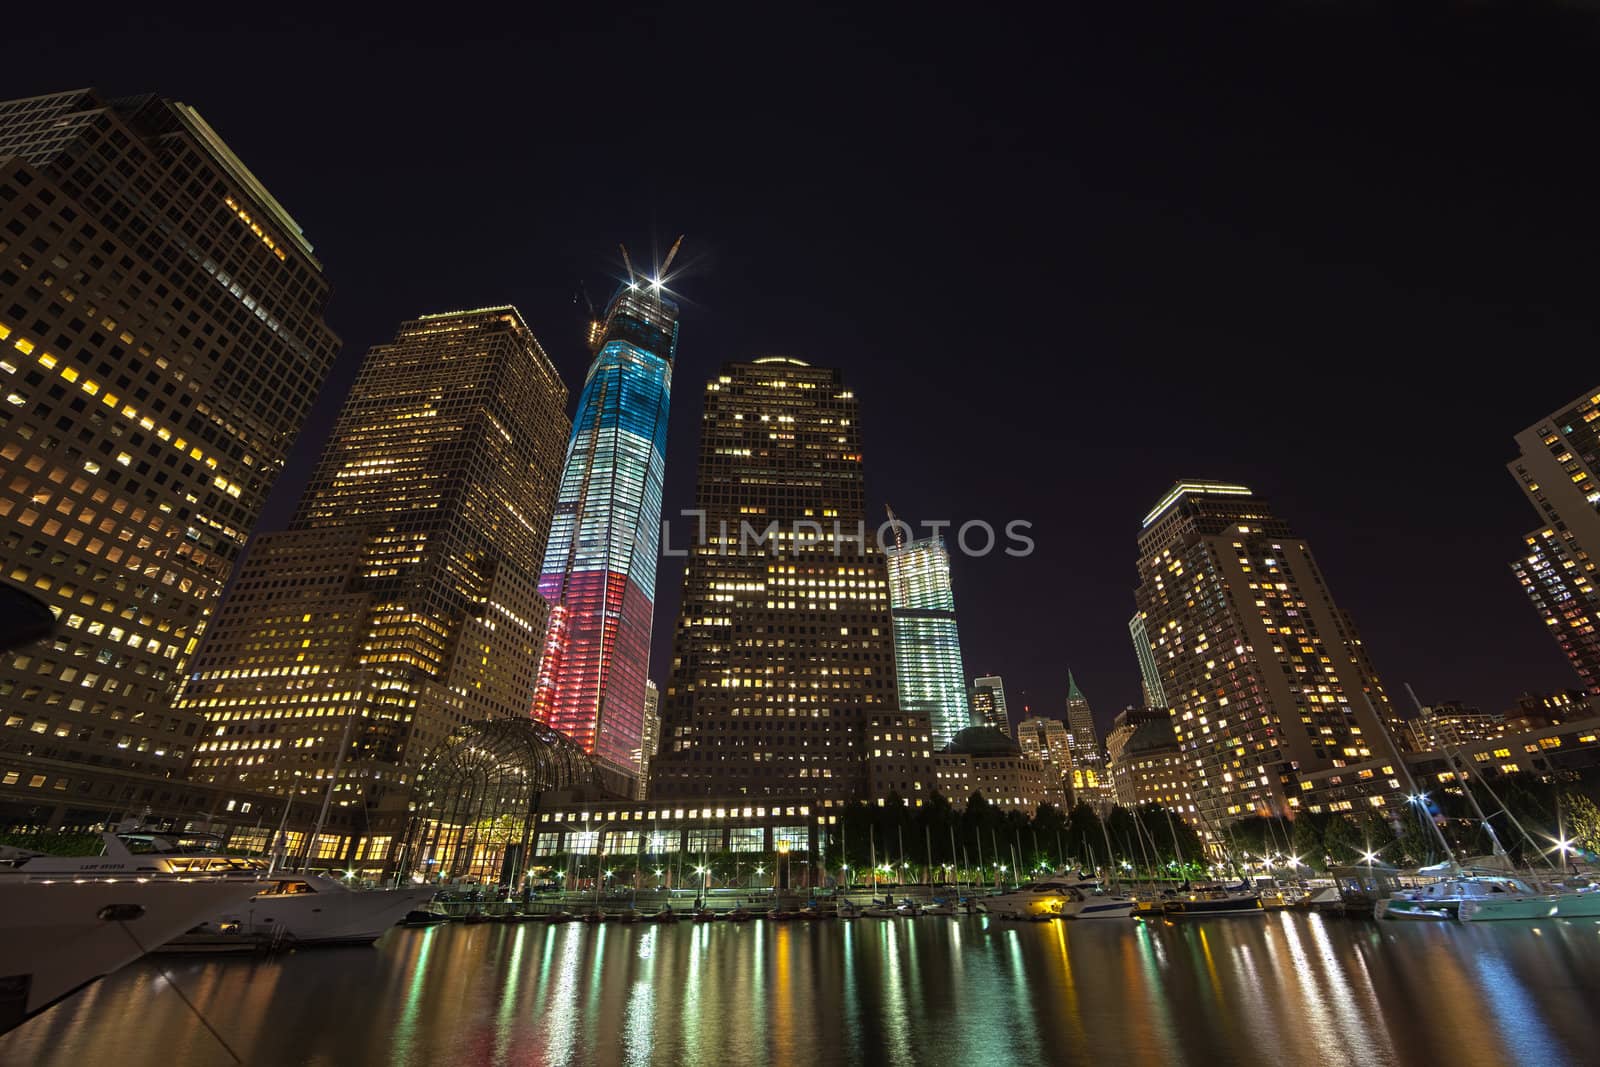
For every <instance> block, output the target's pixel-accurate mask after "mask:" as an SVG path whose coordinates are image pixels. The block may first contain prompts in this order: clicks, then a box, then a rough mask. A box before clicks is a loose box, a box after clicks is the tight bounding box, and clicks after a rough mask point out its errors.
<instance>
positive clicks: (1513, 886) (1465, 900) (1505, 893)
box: [1374, 685, 1600, 922]
mask: <svg viewBox="0 0 1600 1067" xmlns="http://www.w3.org/2000/svg"><path fill="white" fill-rule="evenodd" d="M1406 692H1407V693H1408V694H1410V696H1411V702H1412V703H1413V704H1415V705H1416V707H1417V713H1418V715H1419V716H1420V717H1421V719H1422V721H1423V722H1424V723H1425V724H1426V725H1427V726H1428V728H1429V733H1430V734H1431V735H1432V738H1433V742H1434V745H1435V746H1437V747H1438V748H1439V750H1440V751H1442V752H1443V753H1444V754H1445V759H1446V761H1447V762H1448V764H1449V765H1450V767H1451V769H1452V770H1454V771H1456V774H1457V777H1458V779H1459V780H1460V782H1461V788H1462V792H1463V793H1464V794H1465V795H1466V798H1467V801H1468V803H1470V804H1471V805H1472V810H1473V812H1474V813H1475V814H1476V815H1477V816H1478V820H1479V822H1480V824H1481V825H1482V826H1483V828H1484V830H1485V831H1486V832H1487V833H1488V835H1489V840H1490V842H1491V843H1492V845H1493V849H1494V857H1493V862H1494V863H1495V864H1496V865H1497V866H1502V867H1504V868H1505V871H1503V872H1502V871H1499V870H1472V871H1464V870H1462V868H1461V867H1460V866H1459V865H1458V864H1457V863H1456V861H1455V858H1454V856H1451V859H1450V861H1449V868H1450V876H1449V877H1447V878H1445V879H1443V880H1441V881H1438V882H1434V883H1431V884H1429V885H1425V886H1422V887H1420V888H1418V889H1414V890H1409V891H1402V892H1400V893H1396V894H1394V895H1393V896H1391V897H1390V898H1389V899H1388V900H1384V901H1379V902H1378V908H1377V911H1376V912H1375V913H1374V914H1375V915H1376V916H1377V917H1378V918H1380V919H1388V918H1454V919H1460V920H1461V921H1462V922H1489V921H1495V920H1515V919H1521V920H1529V919H1552V918H1561V917H1563V916H1564V915H1565V917H1569V918H1570V917H1587V916H1596V917H1600V894H1596V893H1595V892H1594V891H1592V890H1568V889H1566V887H1564V886H1539V887H1536V886H1535V885H1533V884H1531V883H1530V881H1529V880H1528V879H1525V878H1522V877H1517V876H1515V875H1513V874H1511V873H1510V866H1511V861H1510V858H1509V857H1508V856H1507V855H1506V851H1505V848H1504V847H1503V846H1502V845H1501V843H1500V836H1499V834H1497V833H1495V829H1494V824H1493V823H1492V822H1490V821H1489V816H1488V815H1486V814H1485V813H1484V810H1483V808H1482V807H1481V806H1480V805H1479V804H1478V798H1477V796H1476V795H1475V794H1474V793H1473V791H1472V786H1471V785H1470V784H1469V783H1468V781H1467V776H1466V775H1465V774H1464V773H1462V765H1461V763H1460V762H1459V757H1458V756H1457V754H1456V752H1455V751H1454V750H1453V749H1452V748H1451V747H1450V745H1449V744H1448V743H1447V742H1445V741H1444V739H1443V738H1442V737H1440V736H1439V734H1438V733H1437V732H1435V731H1434V730H1433V728H1432V727H1433V724H1432V720H1431V718H1430V717H1429V716H1428V715H1427V714H1426V713H1425V712H1424V710H1423V707H1422V703H1421V701H1419V700H1418V699H1417V694H1416V693H1415V692H1414V691H1413V690H1412V689H1411V686H1410V685H1407V686H1406ZM1478 781H1479V784H1480V785H1482V786H1483V788H1484V790H1485V791H1486V792H1488V794H1489V796H1490V798H1491V799H1493V801H1494V802H1495V803H1496V804H1499V805H1500V811H1501V812H1503V813H1504V814H1505V815H1506V817H1507V818H1508V819H1510V820H1511V823H1512V825H1513V826H1515V827H1516V828H1517V831H1518V832H1519V833H1520V834H1521V835H1522V837H1523V839H1524V840H1525V841H1526V842H1527V843H1528V845H1529V846H1530V847H1533V848H1534V849H1536V850H1538V845H1537V844H1536V843H1535V842H1534V841H1533V839H1532V838H1531V837H1530V836H1529V835H1528V832H1527V830H1526V829H1524V828H1523V826H1522V823H1521V822H1520V821H1518V819H1517V818H1516V816H1515V815H1513V814H1511V811H1510V809H1508V808H1507V807H1506V806H1505V804H1504V802H1502V801H1501V800H1500V798H1499V796H1498V795H1497V794H1496V793H1495V791H1494V787H1493V786H1492V785H1490V784H1489V782H1488V781H1487V780H1486V779H1484V778H1483V777H1481V776H1480V777H1479V779H1478ZM1429 822H1432V819H1429ZM1435 829H1436V830H1437V825H1435ZM1440 841H1441V843H1443V837H1442V835H1441V838H1440ZM1445 849H1446V854H1447V855H1448V854H1449V846H1448V845H1447V844H1446V845H1445ZM1563 906H1565V908H1566V911H1565V913H1563Z"/></svg>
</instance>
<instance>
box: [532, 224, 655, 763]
mask: <svg viewBox="0 0 1600 1067" xmlns="http://www.w3.org/2000/svg"><path fill="white" fill-rule="evenodd" d="M674 247H676V246H674ZM669 259H670V256H669ZM591 346H592V347H593V348H594V350H595V357H594V362H593V363H591V364H590V365H589V375H588V377H587V379H585V381H584V386H583V395H582V397H581V398H580V399H579V400H578V415H577V419H576V420H575V421H574V422H573V425H572V439H571V440H570V441H569V442H568V444H567V459H566V467H565V469H564V470H563V472H562V476H561V488H560V491H559V494H558V495H557V497H556V507H555V518H554V520H553V521H552V523H551V526H550V540H549V545H548V547H547V548H546V550H545V557H544V569H543V571H542V573H541V576H540V578H539V591H540V592H541V593H543V594H544V596H545V599H546V600H548V601H549V602H550V604H551V605H552V609H551V613H550V625H549V630H548V632H547V634H546V635H545V641H544V655H543V660H542V662H541V664H540V667H539V684H538V688H537V691H536V693H535V696H534V701H533V717H534V718H535V719H538V720H540V721H541V722H545V723H548V724H550V725H551V726H554V727H555V728H556V729H558V730H560V731H562V732H563V733H565V734H566V735H567V736H568V737H571V738H572V739H573V740H574V741H577V742H578V743H579V744H581V745H582V746H583V747H584V749H585V750H586V751H588V752H589V753H591V754H592V755H594V756H595V757H597V758H598V759H599V760H601V761H602V762H604V763H606V764H608V765H610V766H611V767H613V768H615V769H617V770H619V771H621V772H623V773H624V774H627V775H629V776H631V777H635V778H637V777H638V776H639V775H640V773H641V771H640V767H639V764H638V762H637V758H636V757H637V754H638V752H639V749H640V739H641V737H642V736H643V733H644V696H645V681H646V672H647V671H648V670H649V668H650V626H651V619H652V616H653V615H654V613H655V596H656V559H657V554H658V551H659V549H658V537H659V532H660V526H661V485H662V479H663V477H664V476H665V473H666V448H667V403H668V400H669V399H670V397H671V393H672V361H673V359H674V357H675V356H676V354H677V347H678V306H677V305H676V304H675V303H673V301H672V300H671V299H670V298H668V297H667V296H666V295H664V293H663V291H662V289H661V287H660V285H659V284H657V283H649V284H641V283H639V282H638V281H635V280H630V281H629V282H628V284H627V285H625V286H623V287H622V288H621V289H620V290H619V291H618V292H617V295H616V296H615V297H614V298H612V301H611V305H610V306H609V307H608V308H607V309H606V314H605V318H604V320H603V321H601V322H599V323H596V324H595V326H594V327H593V330H592V333H591Z"/></svg>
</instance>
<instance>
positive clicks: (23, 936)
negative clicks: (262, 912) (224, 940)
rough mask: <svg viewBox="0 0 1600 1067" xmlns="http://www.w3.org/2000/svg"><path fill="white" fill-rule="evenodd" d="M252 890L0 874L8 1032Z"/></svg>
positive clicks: (1, 1014) (1, 999)
mask: <svg viewBox="0 0 1600 1067" xmlns="http://www.w3.org/2000/svg"><path fill="white" fill-rule="evenodd" d="M250 891H251V887H250V885H248V884H246V883H243V882H239V881H226V880H209V881H197V880H190V879H179V878H173V877H171V876H168V875H144V876H141V877H138V878H72V879H65V880H57V879H53V878H48V877H46V878H39V877H20V876H17V875H11V874H5V875H0V976H3V988H4V991H5V994H6V995H4V996H0V1033H4V1032H5V1031H6V1030H9V1029H11V1028H12V1027H14V1026H16V1025H17V1024H19V1023H21V1022H23V1021H25V1020H27V1019H28V1018H30V1017H32V1016H33V1015H36V1014H38V1013H39V1012H41V1011H43V1010H44V1009H46V1008H48V1007H50V1006H51V1005H52V1004H54V1003H56V1001H58V1000H61V999H63V998H64V997H67V996H69V995H71V994H72V993H74V992H76V991H77V990H79V989H82V988H83V987H84V986H86V985H88V984H90V983H91V982H93V981H95V980H96V979H98V978H101V977H103V976H105V975H107V974H110V973H111V972H112V971H115V970H116V969H117V968H119V967H121V966H123V965H124V964H127V963H131V962H132V961H134V960H136V959H138V958H139V957H140V956H142V955H144V954H145V952H146V951H149V950H152V949H155V948H157V947H158V946H160V945H162V944H164V943H165V942H167V941H170V940H172V938H174V937H177V936H178V935H180V934H182V933H183V932H184V931H185V930H188V929H189V928H191V927H193V926H194V925H195V924H196V923H198V922H201V921H203V920H204V919H205V918H206V917H207V916H209V915H213V914H215V913H217V912H219V911H222V910H224V909H227V908H230V907H234V906H236V905H238V904H240V903H241V902H242V901H243V900H244V899H245V898H246V897H248V896H249V894H250Z"/></svg>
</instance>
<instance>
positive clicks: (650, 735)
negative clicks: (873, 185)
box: [634, 681, 661, 800]
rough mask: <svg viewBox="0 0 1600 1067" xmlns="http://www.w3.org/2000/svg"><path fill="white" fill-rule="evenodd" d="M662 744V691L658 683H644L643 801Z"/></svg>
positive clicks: (641, 773) (641, 751)
mask: <svg viewBox="0 0 1600 1067" xmlns="http://www.w3.org/2000/svg"><path fill="white" fill-rule="evenodd" d="M660 743H661V690H660V689H659V688H658V687H657V686H656V683H654V682H651V681H646V682H645V683H644V728H643V729H642V730H641V731H640V733H639V756H638V758H637V759H636V760H635V761H634V762H636V763H637V764H638V765H639V790H638V796H639V799H640V800H643V799H644V797H645V794H646V792H647V787H648V785H649V783H650V761H651V760H653V759H655V755H656V747H657V746H658V745H659V744H660Z"/></svg>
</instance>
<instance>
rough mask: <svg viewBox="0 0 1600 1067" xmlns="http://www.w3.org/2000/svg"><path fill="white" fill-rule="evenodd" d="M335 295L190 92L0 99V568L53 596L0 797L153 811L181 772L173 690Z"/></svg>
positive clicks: (3, 768) (14, 699)
mask: <svg viewBox="0 0 1600 1067" xmlns="http://www.w3.org/2000/svg"><path fill="white" fill-rule="evenodd" d="M327 299H328V284H327V282H326V281H325V280H324V278H323V276H322V267H321V264H319V263H318V262H317V260H316V258H315V257H314V256H313V255H312V250H311V245H310V244H309V243H308V242H307V241H306V239H305V236H304V234H302V232H301V230H300V227H299V225H298V224H297V223H296V222H295V221H294V219H293V218H291V217H290V216H289V214H288V212H287V211H285V210H284V208H283V206H282V205H281V204H279V203H278V201H277V200H275V199H273V197H272V195H271V194H270V193H268V192H267V191H266V189H265V188H264V187H263V186H262V184H261V183H260V182H259V181H258V180H257V179H256V178H255V176H254V175H252V174H251V173H250V171H249V169H248V168H246V166H245V165H244V163H243V162H241V161H240V160H239V158H238V157H237V156H235V155H234V154H233V153H232V152H231V151H230V150H229V149H228V147H227V145H226V144H225V143H224V142H223V141H222V139H221V137H220V136H219V135H218V134H217V133H216V131H215V130H213V129H212V128H211V127H210V126H209V125H207V124H206V122H205V120H204V119H202V118H201V117H200V115H199V114H198V113H197V112H196V111H195V110H194V109H193V108H191V107H188V106H187V105H184V104H181V103H178V102H176V101H173V100H167V99H163V98H161V97H156V96H141V97H133V98H126V99H118V100H109V99H105V98H102V97H101V96H99V95H98V94H96V93H95V92H94V91H93V90H87V89H85V90H79V91H75V92H67V93H58V94H55V95H51V96H41V97H34V98H31V99H26V100H13V101H9V102H6V103H0V391H3V392H4V393H5V394H6V401H7V402H6V403H5V404H3V405H0V456H3V457H4V463H5V471H6V474H5V481H4V484H3V485H0V565H3V576H4V578H5V579H7V580H9V581H10V582H13V583H16V584H17V585H21V586H25V587H27V588H28V589H29V590H31V591H32V592H33V593H34V594H35V595H37V596H38V597H40V598H41V599H43V600H44V601H45V602H46V603H47V604H49V606H50V607H51V609H52V611H53V612H54V613H55V614H56V616H57V624H56V631H55V635H54V637H53V638H51V639H49V640H47V641H45V642H42V643H40V644H38V645H35V646H31V647H28V648H23V649H19V650H17V651H16V652H14V653H10V654H7V655H6V656H4V657H3V659H0V724H3V728H0V781H3V782H5V783H8V786H7V787H0V795H3V794H10V793H11V792H12V791H11V790H10V788H9V784H11V783H15V784H16V790H17V791H18V792H20V793H21V794H22V799H23V800H24V801H27V800H29V799H30V798H37V797H44V798H48V803H56V804H63V805H72V804H77V805H82V806H85V807H94V808H97V809H98V810H100V811H101V812H104V811H105V810H114V809H115V808H116V807H118V806H119V805H123V806H126V808H135V807H142V806H143V805H145V804H154V805H156V806H158V807H159V802H160V801H161V800H162V799H164V795H163V792H162V789H163V787H162V786H161V785H160V784H159V783H162V782H166V781H170V780H175V779H177V778H178V777H179V776H181V775H182V773H183V771H184V769H185V768H186V767H187V766H188V763H189V758H190V755H191V753H192V751H193V749H194V746H195V743H196V741H197V740H198V737H199V734H200V730H201V725H202V722H201V720H200V718H199V717H198V716H197V715H196V714H194V713H192V712H186V711H184V710H182V709H177V710H174V708H173V707H172V699H173V696H174V695H175V693H176V692H177V688H178V684H179V681H180V679H181V678H182V677H183V675H184V672H185V670H186V669H187V665H188V663H189V660H190V656H191V654H192V652H193V651H194V649H195V646H196V644H197V642H198V641H199V640H200V637H201V635H202V633H203V632H204V631H205V629H206V627H207V624H208V620H210V618H211V615H212V612H213V609H214V608H215V606H216V602H217V597H218V595H219V594H220V593H221V591H222V588H223V586H224V584H225V583H226V582H227V581H228V579H229V576H230V574H231V573H232V571H233V568H234V563H235V561H236V560H237V558H238V556H239V554H240V552H241V550H242V549H243V547H244V544H245V539H246V537H247V536H248V534H249V531H250V529H251V527H252V526H253V525H254V524H255V522H256V519H257V517H258V516H259V515H260V512H261V508H262V505H263V504H264V503H265V501H266V498H267V494H268V492H269V490H270V489H271V488H272V484H273V481H274V480H275V479H276V478H277V476H278V474H279V472H280V471H281V470H282V469H283V466H284V463H285V460H286V459H287V456H288V453H289V448H290V445H291V443H292V442H293V440H294V438H295V435H296V434H297V433H298V432H299V430H300V427H301V424H302V423H303V422H304V420H305V417H306V415H307V413H308V412H309V410H310V408H311V404H312V401H313V399H314V398H315V396H316V393H317V390H318V389H319V388H320V387H321V385H322V381H323V378H324V377H325V375H326V373H327V371H328V368H329V366H330V365H331V364H332V362H333V358H334V355H335V353H336V352H337V350H338V348H339V339H338V338H337V337H336V336H335V335H334V334H333V332H332V331H331V330H330V329H329V328H328V325H327V323H326V321H325V320H324V318H323V308H324V306H325V304H326V303H327ZM30 789H31V791H30Z"/></svg>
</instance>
